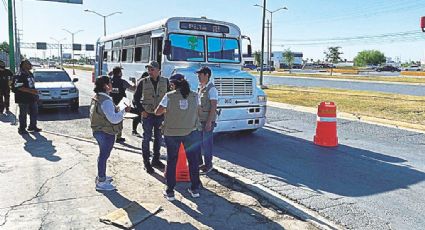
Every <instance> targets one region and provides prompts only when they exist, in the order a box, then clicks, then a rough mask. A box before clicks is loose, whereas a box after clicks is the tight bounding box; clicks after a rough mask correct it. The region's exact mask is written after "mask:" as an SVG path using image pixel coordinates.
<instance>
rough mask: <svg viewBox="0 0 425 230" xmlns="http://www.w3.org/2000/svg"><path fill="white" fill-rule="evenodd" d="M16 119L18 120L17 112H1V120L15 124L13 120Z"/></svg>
mask: <svg viewBox="0 0 425 230" xmlns="http://www.w3.org/2000/svg"><path fill="white" fill-rule="evenodd" d="M15 121H16V116H15V114H13V113H11V112H9V113H4V114H0V122H3V123H11V124H13V122H15Z"/></svg>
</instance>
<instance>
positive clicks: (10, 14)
mask: <svg viewBox="0 0 425 230" xmlns="http://www.w3.org/2000/svg"><path fill="white" fill-rule="evenodd" d="M7 13H8V19H9V67H10V70H11V71H12V72H13V73H15V71H16V63H15V39H14V32H13V24H14V23H13V0H8V1H7Z"/></svg>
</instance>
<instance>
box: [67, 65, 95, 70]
mask: <svg viewBox="0 0 425 230" xmlns="http://www.w3.org/2000/svg"><path fill="white" fill-rule="evenodd" d="M63 67H64V68H67V69H72V65H64V66H63ZM74 69H78V70H84V71H94V68H93V67H85V66H79V65H76V66H74Z"/></svg>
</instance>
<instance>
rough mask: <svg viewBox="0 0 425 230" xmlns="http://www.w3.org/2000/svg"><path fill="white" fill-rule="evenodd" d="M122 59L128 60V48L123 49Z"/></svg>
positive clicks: (123, 60)
mask: <svg viewBox="0 0 425 230" xmlns="http://www.w3.org/2000/svg"><path fill="white" fill-rule="evenodd" d="M121 61H122V62H127V49H123V50H122V52H121Z"/></svg>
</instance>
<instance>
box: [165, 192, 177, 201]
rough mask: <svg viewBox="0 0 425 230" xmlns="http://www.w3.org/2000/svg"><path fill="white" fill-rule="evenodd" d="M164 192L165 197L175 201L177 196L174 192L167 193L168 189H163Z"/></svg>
mask: <svg viewBox="0 0 425 230" xmlns="http://www.w3.org/2000/svg"><path fill="white" fill-rule="evenodd" d="M162 194H163V195H164V198H165V199H167V200H168V201H175V200H176V197H175V196H174V193H167V191H165V190H164V191H163V192H162Z"/></svg>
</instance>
